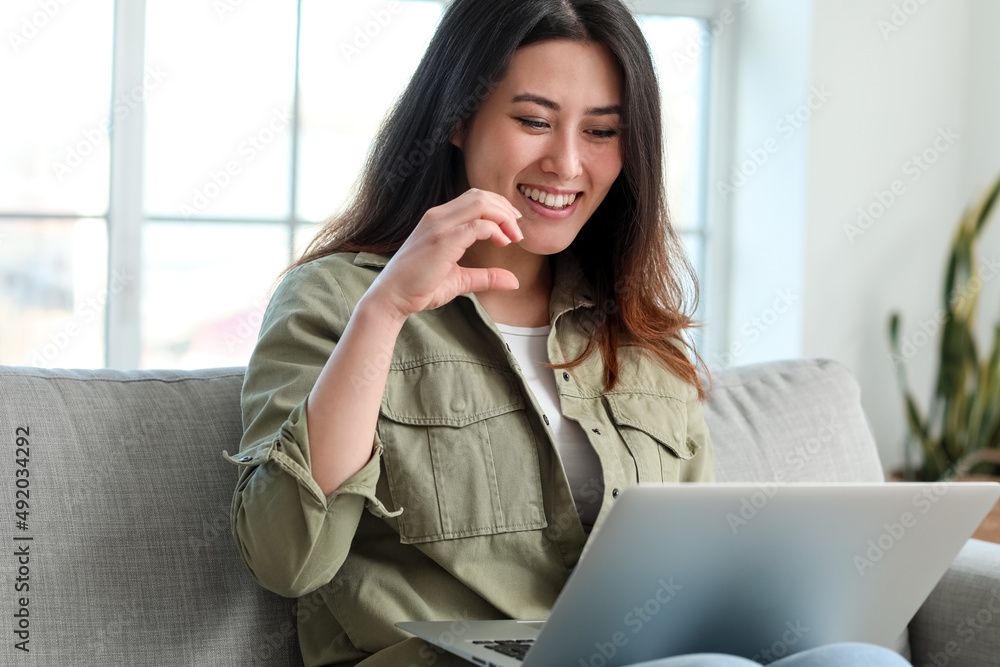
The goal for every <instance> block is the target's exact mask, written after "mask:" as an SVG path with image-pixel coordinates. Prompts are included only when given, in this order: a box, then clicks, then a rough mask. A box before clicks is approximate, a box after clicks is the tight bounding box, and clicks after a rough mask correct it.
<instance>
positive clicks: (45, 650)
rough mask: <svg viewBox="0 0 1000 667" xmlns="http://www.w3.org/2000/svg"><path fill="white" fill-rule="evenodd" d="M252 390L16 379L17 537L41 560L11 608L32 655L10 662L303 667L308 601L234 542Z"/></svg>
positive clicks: (11, 422)
mask: <svg viewBox="0 0 1000 667" xmlns="http://www.w3.org/2000/svg"><path fill="white" fill-rule="evenodd" d="M242 381H243V369H214V370H208V371H185V372H172V371H153V372H138V371H133V372H128V373H123V372H116V371H105V370H101V371H64V370H59V371H47V370H41V369H34V368H4V367H0V434H2V441H4V442H5V443H6V447H5V454H4V459H5V460H4V463H3V465H2V470H4V471H5V472H4V475H3V479H2V481H0V487H2V489H3V491H2V495H0V507H2V508H3V516H4V518H5V520H6V521H7V522H8V530H7V531H5V532H7V534H8V535H10V532H11V531H13V532H14V537H20V538H31V539H30V540H29V539H21V540H14V541H12V540H11V539H10V537H8V538H7V539H8V541H7V546H6V547H5V549H4V550H5V551H8V550H10V549H23V548H27V549H28V552H29V555H28V556H27V557H26V558H25V560H26V561H27V562H26V563H25V564H24V567H26V570H24V572H25V580H24V581H23V582H22V583H24V584H27V586H28V587H27V588H25V589H24V590H23V591H21V592H18V593H16V595H14V594H11V591H10V589H8V594H7V595H4V596H2V597H0V608H2V610H3V618H4V619H6V620H5V621H4V633H5V634H6V635H7V636H8V637H10V631H11V623H12V619H14V622H15V623H21V621H20V620H19V619H16V618H15V614H17V613H21V614H22V617H23V616H24V612H20V610H21V609H26V610H27V617H26V618H27V621H26V625H27V629H26V630H25V632H27V635H26V637H27V638H28V643H27V644H25V645H23V646H24V647H25V648H28V649H29V650H30V654H25V653H23V652H22V651H21V650H20V649H18V648H17V647H16V646H15V644H16V641H19V639H20V638H18V637H15V640H16V641H15V642H12V641H9V640H8V641H4V642H3V643H2V644H0V664H15V663H16V664H21V663H22V662H25V660H26V659H27V658H29V657H30V658H31V663H32V664H39V665H42V664H45V665H73V664H102V665H143V664H160V665H177V664H186V665H193V664H199V665H254V664H268V665H295V664H301V659H300V657H299V654H298V642H297V637H296V629H295V625H294V618H293V616H292V603H293V601H292V600H288V599H284V598H281V597H278V596H276V595H273V594H271V593H269V592H268V591H265V590H264V589H262V588H261V587H260V586H258V585H257V584H256V583H255V582H254V581H253V580H252V579H251V577H250V575H249V574H248V572H247V569H246V568H245V566H244V565H243V563H242V562H241V561H240V558H239V554H238V552H237V550H236V548H235V546H234V544H233V539H232V536H231V534H230V528H229V506H230V501H231V498H232V491H233V486H234V484H235V480H236V470H235V469H234V468H233V466H232V465H231V464H229V463H227V462H226V461H224V460H223V458H222V454H221V452H222V450H223V449H229V450H230V451H236V450H237V449H238V447H239V441H240V436H241V434H242V425H241V418H240V407H239V400H240V389H241V386H242ZM18 429H22V430H21V431H20V432H18ZM25 433H26V434H27V435H26V436H25ZM18 434H20V435H21V436H22V437H26V441H27V447H24V448H23V449H26V450H27V451H26V452H25V451H21V452H15V450H16V447H15V445H16V437H17V435H18ZM21 444H25V441H21ZM15 454H17V456H15ZM15 458H17V459H20V461H15ZM22 462H23V465H22ZM18 469H26V470H28V472H27V473H25V474H20V473H17V472H16V471H17V470H18ZM18 474H20V475H21V476H20V477H16V475H18ZM20 479H26V480H27V482H26V483H24V482H18V481H17V480H20ZM18 484H21V486H22V487H23V489H22V490H23V491H25V492H26V493H24V494H22V498H20V499H22V500H26V502H27V503H28V508H27V510H26V511H27V512H28V514H26V515H23V516H24V517H25V521H24V524H23V525H24V526H26V527H25V528H23V529H22V528H19V527H17V525H16V523H15V522H16V521H20V520H21V519H20V518H18V519H15V516H16V512H17V511H18V508H17V507H16V505H15V502H16V500H17V499H16V498H15V491H16V490H17V488H16V487H17V485H18ZM24 496H27V497H26V498H25V497H24ZM22 506H23V505H22ZM12 544H13V545H14V546H13V547H12V546H11V545H12ZM5 560H6V561H7V562H8V563H10V562H11V560H12V558H11V557H10V556H8V557H7V558H6V559H5ZM17 567H21V565H17ZM4 571H5V572H6V571H7V567H6V565H5V567H4ZM5 578H6V577H5ZM22 597H23V598H24V599H25V600H27V604H26V605H23V606H22V604H21V599H22ZM15 629H17V626H16V625H15ZM25 664H27V663H26V662H25Z"/></svg>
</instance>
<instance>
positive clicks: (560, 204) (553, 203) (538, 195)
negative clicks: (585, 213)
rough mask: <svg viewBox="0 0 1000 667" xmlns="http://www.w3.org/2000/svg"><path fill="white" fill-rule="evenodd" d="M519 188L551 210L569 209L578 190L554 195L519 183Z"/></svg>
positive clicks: (526, 195)
mask: <svg viewBox="0 0 1000 667" xmlns="http://www.w3.org/2000/svg"><path fill="white" fill-rule="evenodd" d="M517 189H518V190H519V191H520V192H521V194H522V195H524V196H525V197H527V198H528V199H530V200H532V201H534V202H537V203H538V204H539V205H541V206H543V207H545V208H546V209H548V210H550V211H562V210H565V209H568V208H569V207H570V206H572V205H573V202H575V201H576V197H577V194H579V193H576V192H573V193H570V194H564V195H554V194H552V193H551V192H545V191H543V190H539V189H538V188H529V187H528V186H526V185H518V186H517Z"/></svg>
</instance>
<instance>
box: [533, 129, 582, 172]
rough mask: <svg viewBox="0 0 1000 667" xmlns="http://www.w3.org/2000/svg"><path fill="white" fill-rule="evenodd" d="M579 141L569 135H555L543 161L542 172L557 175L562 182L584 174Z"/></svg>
mask: <svg viewBox="0 0 1000 667" xmlns="http://www.w3.org/2000/svg"><path fill="white" fill-rule="evenodd" d="M579 141H580V140H579V139H578V138H577V137H575V136H573V135H571V134H569V133H566V134H556V135H554V136H553V138H552V141H551V142H550V143H549V146H548V151H547V152H546V155H545V158H544V159H543V160H542V164H541V168H542V170H543V171H546V172H549V173H552V174H555V175H556V176H558V177H559V180H560V181H565V182H569V181H572V180H574V179H575V178H577V177H578V176H579V175H580V174H581V173H582V172H583V163H582V160H581V155H580V145H579Z"/></svg>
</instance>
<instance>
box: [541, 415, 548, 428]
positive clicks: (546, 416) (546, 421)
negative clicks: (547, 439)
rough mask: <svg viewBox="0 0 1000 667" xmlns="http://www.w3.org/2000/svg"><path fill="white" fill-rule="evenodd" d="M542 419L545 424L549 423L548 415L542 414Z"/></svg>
mask: <svg viewBox="0 0 1000 667" xmlns="http://www.w3.org/2000/svg"><path fill="white" fill-rule="evenodd" d="M542 419H543V420H544V421H545V425H546V426H548V425H549V416H548V415H542Z"/></svg>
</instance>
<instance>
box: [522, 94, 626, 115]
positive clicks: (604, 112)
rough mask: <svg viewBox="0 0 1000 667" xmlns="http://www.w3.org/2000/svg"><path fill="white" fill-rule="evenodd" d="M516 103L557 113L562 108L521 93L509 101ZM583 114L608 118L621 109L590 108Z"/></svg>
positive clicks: (548, 100)
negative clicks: (524, 103)
mask: <svg viewBox="0 0 1000 667" xmlns="http://www.w3.org/2000/svg"><path fill="white" fill-rule="evenodd" d="M517 102H533V103H535V104H537V105H539V106H543V107H546V108H547V109H552V110H553V111H559V110H560V109H561V108H562V107H560V106H559V104H558V103H557V102H553V101H552V100H550V99H548V98H547V97H542V96H541V95H533V94H531V93H521V94H520V95H515V96H514V99H512V100H511V104H516V103H517ZM583 113H584V115H585V116H610V115H612V114H618V115H619V116H620V115H621V113H622V107H621V105H620V104H609V105H608V106H606V107H590V108H589V109H587V110H586V111H584V112H583Z"/></svg>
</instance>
